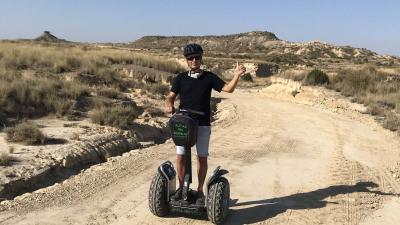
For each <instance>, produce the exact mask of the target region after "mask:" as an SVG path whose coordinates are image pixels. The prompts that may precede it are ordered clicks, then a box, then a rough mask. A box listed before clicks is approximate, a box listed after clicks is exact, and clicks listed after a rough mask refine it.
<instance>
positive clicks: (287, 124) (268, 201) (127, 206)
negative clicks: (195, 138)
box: [0, 90, 400, 225]
mask: <svg viewBox="0 0 400 225" xmlns="http://www.w3.org/2000/svg"><path fill="white" fill-rule="evenodd" d="M218 97H221V98H223V100H222V104H221V107H222V109H220V111H222V112H221V116H220V117H221V118H222V117H223V118H224V119H221V120H222V121H219V122H217V124H216V126H214V129H213V134H212V140H211V150H210V165H209V168H210V169H209V170H210V171H212V170H213V168H215V167H216V166H217V165H221V166H222V167H223V168H225V169H227V170H229V171H230V173H229V174H228V176H227V177H228V179H229V181H230V183H231V198H232V200H231V208H230V214H229V216H228V221H227V223H226V224H254V223H258V224H307V225H310V224H368V225H369V224H385V225H389V224H393V225H394V224H399V221H400V215H399V214H398V212H399V211H400V198H399V195H398V194H399V193H400V184H399V183H398V182H397V181H396V180H395V179H394V178H393V177H392V175H391V174H390V173H389V172H388V170H387V168H388V167H390V166H391V165H395V164H396V162H398V161H399V159H400V152H399V149H400V142H399V140H398V138H396V139H394V138H393V137H389V136H387V135H385V134H384V132H381V130H380V129H376V128H371V127H369V126H366V125H364V124H362V123H360V122H356V121H354V120H350V119H348V118H346V117H345V116H342V115H337V114H334V113H332V112H328V111H323V110H321V109H317V108H313V107H310V106H305V105H300V104H293V103H288V102H282V101H277V100H273V99H270V98H266V97H263V96H261V95H259V94H257V93H250V92H246V91H241V90H238V91H236V92H235V93H234V94H222V95H219V96H218ZM173 148H174V147H173V144H172V143H171V142H169V143H166V144H163V145H159V146H155V147H151V148H148V149H144V150H140V151H135V152H130V153H129V154H126V155H125V156H124V157H116V158H114V159H112V160H110V161H109V162H107V163H104V164H102V165H97V166H94V167H92V168H90V169H88V170H86V171H84V172H83V173H81V174H79V175H77V176H74V177H72V178H70V179H68V180H66V181H65V182H64V183H62V184H59V185H55V186H52V187H49V188H46V189H43V190H39V191H36V192H35V193H32V194H29V195H25V196H22V197H20V198H19V199H18V200H14V201H7V202H6V203H3V204H2V205H0V209H1V210H2V211H1V212H0V224H4V225H6V224H7V225H18V224H40V225H47V224H57V225H60V224H98V225H103V224H121V225H125V224H191V225H192V224H209V222H208V221H207V220H204V219H201V218H200V219H199V218H185V217H182V216H180V215H172V216H170V217H167V218H157V217H155V216H153V215H152V214H151V213H150V211H149V210H148V207H147V204H148V202H147V195H148V188H149V185H150V181H151V178H152V176H153V175H154V172H155V170H156V167H157V166H158V165H159V164H160V163H162V162H163V161H165V160H167V159H169V160H174V150H173ZM194 180H196V179H194ZM195 185H196V184H194V186H195Z"/></svg>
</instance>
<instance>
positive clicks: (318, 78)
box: [304, 69, 329, 85]
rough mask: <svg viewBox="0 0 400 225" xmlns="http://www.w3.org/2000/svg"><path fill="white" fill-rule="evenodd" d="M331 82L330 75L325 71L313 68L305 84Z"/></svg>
mask: <svg viewBox="0 0 400 225" xmlns="http://www.w3.org/2000/svg"><path fill="white" fill-rule="evenodd" d="M328 83H329V77H328V75H326V73H325V72H323V71H321V70H318V69H313V70H311V71H310V72H309V73H308V74H307V76H306V77H305V80H304V84H306V85H324V84H328Z"/></svg>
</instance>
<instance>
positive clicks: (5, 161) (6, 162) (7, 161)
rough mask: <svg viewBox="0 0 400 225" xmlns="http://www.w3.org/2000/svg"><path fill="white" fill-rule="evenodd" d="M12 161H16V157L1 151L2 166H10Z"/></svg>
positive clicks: (0, 160)
mask: <svg viewBox="0 0 400 225" xmlns="http://www.w3.org/2000/svg"><path fill="white" fill-rule="evenodd" d="M12 161H15V158H14V157H12V156H10V155H9V154H8V153H5V152H2V153H0V166H9V165H10V164H11V162H12Z"/></svg>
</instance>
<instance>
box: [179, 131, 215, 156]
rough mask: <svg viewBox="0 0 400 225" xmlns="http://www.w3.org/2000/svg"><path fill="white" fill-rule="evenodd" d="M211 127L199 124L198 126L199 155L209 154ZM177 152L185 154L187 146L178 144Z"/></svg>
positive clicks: (197, 145)
mask: <svg viewBox="0 0 400 225" xmlns="http://www.w3.org/2000/svg"><path fill="white" fill-rule="evenodd" d="M210 136H211V127H210V126H199V127H198V128H197V142H196V150H197V155H198V156H202V157H205V156H208V146H209V143H210ZM176 154H177V155H184V154H185V148H184V147H183V146H176Z"/></svg>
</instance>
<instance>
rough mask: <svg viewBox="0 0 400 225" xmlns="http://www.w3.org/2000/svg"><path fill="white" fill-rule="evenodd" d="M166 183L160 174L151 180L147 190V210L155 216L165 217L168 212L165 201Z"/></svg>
mask: <svg viewBox="0 0 400 225" xmlns="http://www.w3.org/2000/svg"><path fill="white" fill-rule="evenodd" d="M167 185H168V182H167V180H166V179H165V177H164V176H162V175H161V174H160V173H157V175H156V176H155V177H154V178H153V180H152V181H151V184H150V189H149V208H150V211H151V213H153V214H154V215H156V216H160V217H161V216H165V215H167V214H168V212H169V205H168V203H167V201H166V199H167Z"/></svg>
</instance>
